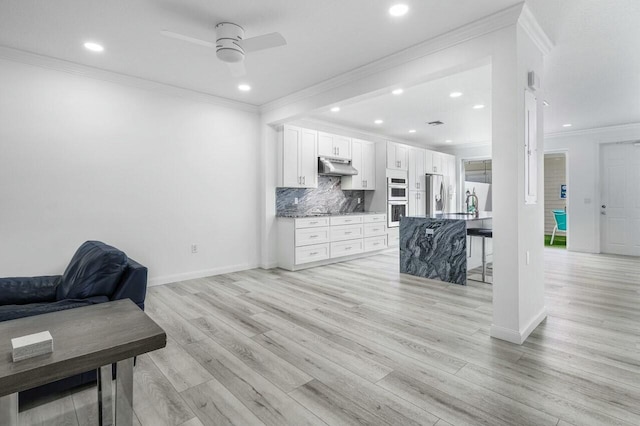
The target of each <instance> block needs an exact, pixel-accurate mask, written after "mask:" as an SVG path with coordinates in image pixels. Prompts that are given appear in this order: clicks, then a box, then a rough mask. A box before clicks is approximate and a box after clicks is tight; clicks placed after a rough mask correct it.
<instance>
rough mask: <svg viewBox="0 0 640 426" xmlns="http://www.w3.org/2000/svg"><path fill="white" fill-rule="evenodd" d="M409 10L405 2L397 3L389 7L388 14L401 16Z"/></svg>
mask: <svg viewBox="0 0 640 426" xmlns="http://www.w3.org/2000/svg"><path fill="white" fill-rule="evenodd" d="M408 11H409V6H407V5H406V4H402V3H398V4H394V5H393V6H391V7H390V8H389V14H390V15H391V16H403V15H406V14H407V12H408Z"/></svg>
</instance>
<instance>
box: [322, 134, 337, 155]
mask: <svg viewBox="0 0 640 426" xmlns="http://www.w3.org/2000/svg"><path fill="white" fill-rule="evenodd" d="M318 156H319V157H335V156H336V153H335V151H334V149H333V135H331V134H329V133H324V132H318Z"/></svg>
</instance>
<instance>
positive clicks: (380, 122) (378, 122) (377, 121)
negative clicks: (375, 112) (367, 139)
mask: <svg viewBox="0 0 640 426" xmlns="http://www.w3.org/2000/svg"><path fill="white" fill-rule="evenodd" d="M374 123H376V124H382V123H384V121H382V120H380V119H378V120H376V121H374Z"/></svg>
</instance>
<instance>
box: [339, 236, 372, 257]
mask: <svg viewBox="0 0 640 426" xmlns="http://www.w3.org/2000/svg"><path fill="white" fill-rule="evenodd" d="M363 251H364V240H363V239H362V238H361V239H358V240H350V241H340V242H337V243H331V258H334V257H342V256H349V255H351V254H357V253H362V252H363Z"/></svg>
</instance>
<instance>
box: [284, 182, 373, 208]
mask: <svg viewBox="0 0 640 426" xmlns="http://www.w3.org/2000/svg"><path fill="white" fill-rule="evenodd" d="M296 198H297V199H298V204H295V199H296ZM358 198H359V199H360V202H359V203H358ZM354 212H364V191H362V190H355V191H347V190H342V188H341V187H340V177H338V176H318V187H317V188H276V215H277V216H284V215H291V214H296V215H303V214H317V213H354Z"/></svg>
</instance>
